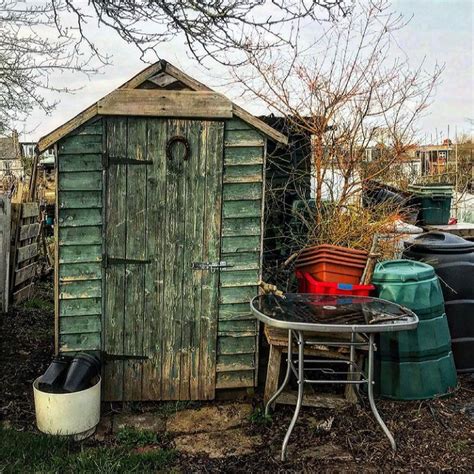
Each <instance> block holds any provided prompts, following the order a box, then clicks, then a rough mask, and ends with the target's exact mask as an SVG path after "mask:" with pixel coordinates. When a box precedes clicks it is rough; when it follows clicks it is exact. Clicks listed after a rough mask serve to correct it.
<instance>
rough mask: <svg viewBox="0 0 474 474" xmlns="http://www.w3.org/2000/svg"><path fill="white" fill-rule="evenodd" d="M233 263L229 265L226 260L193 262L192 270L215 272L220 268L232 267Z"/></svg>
mask: <svg viewBox="0 0 474 474" xmlns="http://www.w3.org/2000/svg"><path fill="white" fill-rule="evenodd" d="M233 266H234V265H229V264H228V263H227V262H223V261H220V262H193V264H192V269H193V270H210V272H211V273H215V271H216V270H218V269H220V268H232V267H233Z"/></svg>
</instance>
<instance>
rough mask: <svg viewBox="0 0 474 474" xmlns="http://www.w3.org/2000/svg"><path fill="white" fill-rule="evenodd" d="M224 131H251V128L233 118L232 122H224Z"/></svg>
mask: <svg viewBox="0 0 474 474" xmlns="http://www.w3.org/2000/svg"><path fill="white" fill-rule="evenodd" d="M225 129H226V131H227V130H251V127H250V125H249V124H248V123H246V122H244V121H243V120H240V119H238V118H234V119H232V120H226V121H225Z"/></svg>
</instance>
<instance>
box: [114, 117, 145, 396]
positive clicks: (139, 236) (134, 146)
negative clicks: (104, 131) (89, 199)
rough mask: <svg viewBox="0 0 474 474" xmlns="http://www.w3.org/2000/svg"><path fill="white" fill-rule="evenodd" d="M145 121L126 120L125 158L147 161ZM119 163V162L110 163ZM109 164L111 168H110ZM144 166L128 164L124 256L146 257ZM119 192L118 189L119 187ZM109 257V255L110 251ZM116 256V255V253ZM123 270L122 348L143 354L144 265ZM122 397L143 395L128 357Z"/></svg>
mask: <svg viewBox="0 0 474 474" xmlns="http://www.w3.org/2000/svg"><path fill="white" fill-rule="evenodd" d="M146 124H147V122H146V120H143V119H140V118H132V117H130V118H129V119H128V130H127V155H126V156H127V158H128V159H132V160H140V161H143V160H146V159H147V156H146V153H147V150H146V137H147V129H146ZM113 166H121V165H113ZM113 166H112V165H111V167H113ZM146 183H147V166H134V165H127V184H126V191H127V196H126V206H127V210H126V216H127V217H126V246H125V247H126V252H125V258H129V259H134V260H145V259H146V257H147V256H146V224H145V223H146V198H147V194H146V191H147V188H146ZM119 192H120V190H119ZM109 255H110V256H111V257H112V256H113V255H112V254H109ZM118 257H119V256H118ZM125 267H126V271H125V319H124V346H123V351H124V353H125V354H129V355H137V356H141V355H143V329H144V318H145V314H144V304H145V300H144V297H145V294H144V286H145V266H144V265H137V264H127V265H126V266H125ZM123 385H124V393H123V399H124V400H141V398H142V362H141V361H140V360H127V361H125V362H124V372H123Z"/></svg>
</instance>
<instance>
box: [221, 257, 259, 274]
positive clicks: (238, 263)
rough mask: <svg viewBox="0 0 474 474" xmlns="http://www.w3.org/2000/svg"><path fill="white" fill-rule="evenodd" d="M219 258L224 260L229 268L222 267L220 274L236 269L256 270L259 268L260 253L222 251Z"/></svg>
mask: <svg viewBox="0 0 474 474" xmlns="http://www.w3.org/2000/svg"><path fill="white" fill-rule="evenodd" d="M221 260H223V261H225V262H226V264H227V265H231V267H229V268H223V269H222V270H221V275H222V274H223V273H226V272H231V271H236V270H258V269H260V254H259V253H258V252H248V253H228V254H226V253H222V255H221Z"/></svg>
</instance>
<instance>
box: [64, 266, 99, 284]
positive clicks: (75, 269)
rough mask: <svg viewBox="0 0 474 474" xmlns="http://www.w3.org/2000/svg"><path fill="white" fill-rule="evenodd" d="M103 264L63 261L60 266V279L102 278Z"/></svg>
mask: <svg viewBox="0 0 474 474" xmlns="http://www.w3.org/2000/svg"><path fill="white" fill-rule="evenodd" d="M101 278H102V265H101V264H100V263H63V264H62V265H61V266H60V267H59V279H60V281H81V280H100V279H101Z"/></svg>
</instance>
